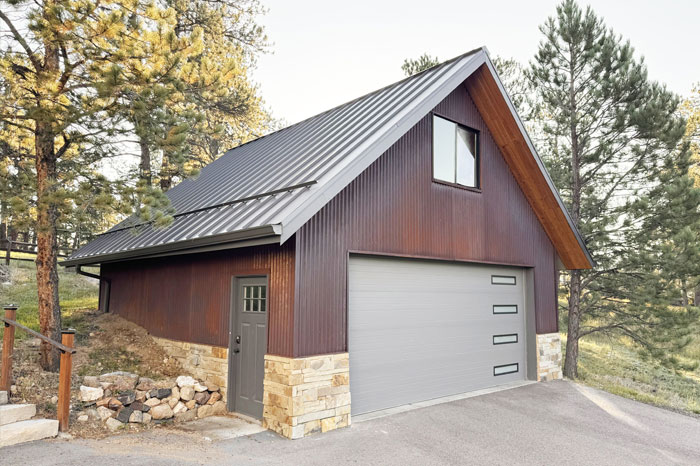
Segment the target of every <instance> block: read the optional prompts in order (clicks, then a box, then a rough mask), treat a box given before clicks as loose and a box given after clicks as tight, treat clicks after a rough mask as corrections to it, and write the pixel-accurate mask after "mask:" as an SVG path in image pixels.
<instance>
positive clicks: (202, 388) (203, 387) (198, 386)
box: [194, 382, 207, 392]
mask: <svg viewBox="0 0 700 466" xmlns="http://www.w3.org/2000/svg"><path fill="white" fill-rule="evenodd" d="M194 391H195V392H206V391H207V386H206V385H202V384H201V383H199V382H197V383H196V384H194Z"/></svg>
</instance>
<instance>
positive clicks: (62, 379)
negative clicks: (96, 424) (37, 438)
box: [56, 328, 75, 432]
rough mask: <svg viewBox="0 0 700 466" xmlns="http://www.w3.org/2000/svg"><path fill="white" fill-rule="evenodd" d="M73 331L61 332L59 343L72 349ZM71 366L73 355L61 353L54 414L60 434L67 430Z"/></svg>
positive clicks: (70, 329) (65, 352)
mask: <svg viewBox="0 0 700 466" xmlns="http://www.w3.org/2000/svg"><path fill="white" fill-rule="evenodd" d="M74 337H75V330H73V329H72V328H69V329H66V330H62V331H61V343H62V344H64V345H65V346H67V347H69V348H73V339H74ZM72 366H73V355H72V354H71V353H69V352H67V351H62V352H61V368H60V370H59V375H58V406H57V408H56V414H57V416H56V417H57V418H58V428H59V429H60V430H61V432H65V431H67V430H68V418H69V415H70V380H71V369H72Z"/></svg>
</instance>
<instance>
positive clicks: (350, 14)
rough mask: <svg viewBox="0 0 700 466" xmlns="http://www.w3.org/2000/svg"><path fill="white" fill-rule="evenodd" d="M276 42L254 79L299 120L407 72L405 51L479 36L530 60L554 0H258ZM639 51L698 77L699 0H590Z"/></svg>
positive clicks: (682, 90)
mask: <svg viewBox="0 0 700 466" xmlns="http://www.w3.org/2000/svg"><path fill="white" fill-rule="evenodd" d="M261 1H262V3H263V4H264V5H266V6H267V7H268V9H269V12H268V14H267V15H265V16H263V17H261V18H260V23H261V24H263V25H264V26H265V27H266V30H267V34H268V36H269V38H270V40H271V41H272V42H273V46H272V48H271V50H272V53H270V54H267V55H264V56H262V57H260V59H259V61H258V68H257V69H256V70H255V72H254V75H253V77H254V79H255V81H256V82H257V83H258V84H259V86H260V90H261V94H262V96H263V98H264V100H265V102H266V105H267V107H268V108H270V109H271V110H272V113H273V115H274V116H275V117H276V118H278V119H281V120H283V121H285V122H286V123H295V122H297V121H300V120H302V119H304V118H307V117H309V116H312V115H315V114H316V113H319V112H322V111H324V110H327V109H329V108H331V107H334V106H335V105H338V104H341V103H343V102H346V101H348V100H351V99H354V98H355V97H359V96H360V95H362V94H365V93H367V92H370V91H372V90H374V89H377V88H380V87H383V86H385V85H387V84H390V83H392V82H394V81H397V80H399V79H401V78H403V72H402V71H401V64H402V63H403V60H404V58H414V57H417V56H419V55H421V54H422V53H424V52H427V53H429V54H431V55H433V56H437V57H438V58H440V60H447V59H449V58H452V57H454V56H457V55H460V54H462V53H464V52H466V51H468V50H471V49H474V48H477V47H480V46H482V45H485V46H486V47H488V49H489V52H490V53H491V55H492V57H493V56H496V55H499V56H502V57H505V58H509V57H512V58H515V59H517V60H519V61H521V62H523V63H525V62H527V61H528V60H529V59H530V58H531V57H532V56H533V55H534V53H535V51H536V49H537V44H538V43H539V41H540V39H541V33H540V32H539V30H538V26H539V25H540V24H542V23H543V22H544V20H545V19H546V18H547V17H548V16H551V15H554V14H555V5H556V4H558V3H559V2H558V1H554V0H530V1H523V0H507V1H498V0H496V1H493V0H492V1H487V2H484V1H483V0H482V1H479V2H475V1H464V0H462V1H451V0H430V1H421V2H414V1H411V0H404V1H382V0H374V1H367V0H352V1H342V2H341V1H333V0H326V1H322V0H295V1H291V0H261ZM581 4H582V5H586V4H590V5H591V6H592V7H593V9H594V10H595V11H596V13H597V14H598V15H599V16H603V17H604V18H605V20H606V23H607V25H608V26H610V27H612V28H613V29H614V30H615V32H616V33H617V34H622V35H623V37H624V38H626V39H629V40H630V41H631V43H632V45H633V46H634V47H635V49H636V50H637V52H638V54H640V55H643V56H644V57H645V59H646V62H647V66H648V68H649V76H650V77H651V78H652V79H656V80H658V81H661V82H664V83H666V84H667V85H668V86H669V88H670V89H672V90H673V91H675V92H677V93H679V94H682V95H688V93H689V92H690V90H691V87H692V85H693V83H697V82H700V51H698V47H699V46H700V38H699V37H700V36H699V34H698V25H699V24H700V23H699V21H700V1H699V0H666V1H660V0H638V1H623V0H591V1H590V2H587V3H585V2H581Z"/></svg>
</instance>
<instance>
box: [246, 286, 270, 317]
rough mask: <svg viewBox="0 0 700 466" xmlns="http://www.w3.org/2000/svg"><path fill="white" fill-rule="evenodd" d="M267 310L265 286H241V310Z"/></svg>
mask: <svg viewBox="0 0 700 466" xmlns="http://www.w3.org/2000/svg"><path fill="white" fill-rule="evenodd" d="M266 311H267V287H266V286H265V285H251V286H244V287H243V312H266Z"/></svg>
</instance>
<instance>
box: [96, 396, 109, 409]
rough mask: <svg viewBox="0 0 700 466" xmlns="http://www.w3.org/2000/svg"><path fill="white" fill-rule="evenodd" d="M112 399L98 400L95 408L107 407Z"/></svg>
mask: <svg viewBox="0 0 700 466" xmlns="http://www.w3.org/2000/svg"><path fill="white" fill-rule="evenodd" d="M111 399H112V398H102V399H101V400H97V403H95V406H97V407H98V408H99V407H100V406H107V405H108V404H109V401H110V400H111Z"/></svg>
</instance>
